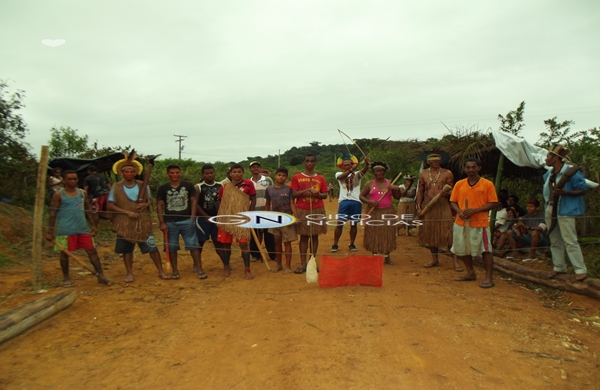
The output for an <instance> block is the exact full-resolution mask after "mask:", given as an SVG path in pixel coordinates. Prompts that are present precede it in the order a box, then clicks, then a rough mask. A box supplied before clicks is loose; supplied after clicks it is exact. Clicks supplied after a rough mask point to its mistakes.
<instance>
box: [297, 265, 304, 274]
mask: <svg viewBox="0 0 600 390" xmlns="http://www.w3.org/2000/svg"><path fill="white" fill-rule="evenodd" d="M305 272H306V267H303V266H301V265H299V266H298V268H296V269H295V270H294V273H295V274H303V273H305Z"/></svg>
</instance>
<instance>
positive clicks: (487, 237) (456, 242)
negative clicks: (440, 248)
mask: <svg viewBox="0 0 600 390" xmlns="http://www.w3.org/2000/svg"><path fill="white" fill-rule="evenodd" d="M469 235H470V237H469V238H470V240H469V241H470V242H471V253H467V240H466V237H467V231H466V227H465V226H460V225H457V224H454V227H453V228H452V248H451V249H450V250H451V251H452V253H454V254H455V255H457V256H467V255H471V256H481V254H482V253H485V252H491V251H492V235H491V234H490V228H489V226H488V227H485V228H475V227H472V228H470V233H469Z"/></svg>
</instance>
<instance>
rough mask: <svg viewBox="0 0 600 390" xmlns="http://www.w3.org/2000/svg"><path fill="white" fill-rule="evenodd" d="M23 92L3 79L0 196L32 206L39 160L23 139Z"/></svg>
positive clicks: (0, 112) (24, 132)
mask: <svg viewBox="0 0 600 390" xmlns="http://www.w3.org/2000/svg"><path fill="white" fill-rule="evenodd" d="M23 97H24V95H23V91H16V92H13V93H11V92H9V91H8V85H7V84H6V83H4V82H0V167H2V168H1V169H0V183H2V186H0V197H2V198H7V199H10V200H12V201H14V202H15V203H17V204H19V205H24V206H25V205H31V204H32V203H33V199H34V197H35V182H36V168H37V163H36V161H35V158H34V157H33V156H32V155H31V153H30V152H29V145H28V144H27V143H25V142H24V139H25V135H26V134H27V132H28V130H27V124H26V123H25V121H24V120H23V117H22V116H21V114H20V113H19V112H18V111H19V110H20V109H22V108H23V107H24V105H23V103H22V99H23Z"/></svg>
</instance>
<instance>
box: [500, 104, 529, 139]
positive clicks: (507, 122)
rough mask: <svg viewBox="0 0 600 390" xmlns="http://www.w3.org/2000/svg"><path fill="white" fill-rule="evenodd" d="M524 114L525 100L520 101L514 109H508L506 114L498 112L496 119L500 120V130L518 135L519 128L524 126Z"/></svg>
mask: <svg viewBox="0 0 600 390" xmlns="http://www.w3.org/2000/svg"><path fill="white" fill-rule="evenodd" d="M524 115H525V102H524V101H523V102H521V104H519V107H517V109H516V110H514V111H509V112H508V114H506V116H502V115H500V114H498V120H499V121H500V130H502V131H506V132H507V133H510V134H514V135H519V133H520V132H521V129H523V127H525V122H524Z"/></svg>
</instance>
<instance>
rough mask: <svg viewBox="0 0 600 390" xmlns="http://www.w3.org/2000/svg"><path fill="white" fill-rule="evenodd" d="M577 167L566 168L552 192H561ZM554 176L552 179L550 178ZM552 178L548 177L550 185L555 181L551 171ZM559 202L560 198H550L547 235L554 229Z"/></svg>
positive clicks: (554, 173)
mask: <svg viewBox="0 0 600 390" xmlns="http://www.w3.org/2000/svg"><path fill="white" fill-rule="evenodd" d="M578 170H579V167H578V166H577V165H573V166H572V167H570V168H567V170H565V172H564V173H563V174H562V176H561V177H560V180H559V181H558V183H556V185H555V186H554V187H553V188H552V190H562V189H563V188H564V186H565V184H567V182H568V181H569V179H570V178H571V177H573V175H575V174H576V173H577V171H578ZM552 176H554V178H553V177H552ZM552 176H550V183H552V181H553V179H554V180H556V172H554V171H553V173H552ZM559 201H560V196H552V222H551V223H550V228H548V234H550V233H552V231H553V230H554V228H555V227H556V223H557V219H556V218H557V217H558V202H559Z"/></svg>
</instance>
